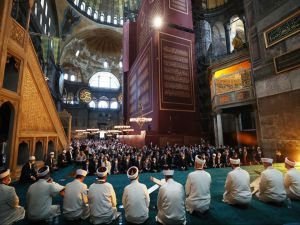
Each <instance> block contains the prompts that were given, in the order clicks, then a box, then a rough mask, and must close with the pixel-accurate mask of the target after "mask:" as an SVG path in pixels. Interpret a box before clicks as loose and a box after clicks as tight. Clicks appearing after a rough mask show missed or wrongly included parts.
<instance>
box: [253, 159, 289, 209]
mask: <svg viewBox="0 0 300 225" xmlns="http://www.w3.org/2000/svg"><path fill="white" fill-rule="evenodd" d="M261 161H262V163H263V166H264V169H265V170H264V171H263V172H262V173H261V175H260V183H259V191H258V192H257V193H256V197H257V198H258V199H259V200H261V201H263V202H270V203H282V202H283V201H285V199H286V191H285V188H284V184H283V174H282V173H281V172H280V171H279V170H277V169H274V168H273V167H272V163H273V159H271V158H261Z"/></svg>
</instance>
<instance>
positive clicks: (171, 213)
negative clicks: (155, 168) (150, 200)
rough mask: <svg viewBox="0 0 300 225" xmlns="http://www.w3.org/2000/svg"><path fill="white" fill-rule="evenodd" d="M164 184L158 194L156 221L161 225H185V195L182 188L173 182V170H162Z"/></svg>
mask: <svg viewBox="0 0 300 225" xmlns="http://www.w3.org/2000/svg"><path fill="white" fill-rule="evenodd" d="M163 174H164V176H165V180H166V183H165V184H163V185H162V186H161V187H160V189H159V192H158V197H157V209H158V213H157V216H156V221H157V222H159V223H161V224H163V225H169V224H170V225H177V224H178V225H179V224H180V225H182V224H183V225H185V224H186V215H185V204H184V203H185V193H184V188H183V186H182V185H181V184H180V183H178V182H176V181H174V179H173V175H174V170H170V169H165V170H163Z"/></svg>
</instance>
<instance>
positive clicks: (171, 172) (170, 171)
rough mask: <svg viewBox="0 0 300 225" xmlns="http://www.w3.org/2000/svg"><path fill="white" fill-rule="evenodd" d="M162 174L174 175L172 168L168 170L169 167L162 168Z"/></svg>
mask: <svg viewBox="0 0 300 225" xmlns="http://www.w3.org/2000/svg"><path fill="white" fill-rule="evenodd" d="M163 174H164V175H165V176H173V175H174V170H170V169H167V170H163Z"/></svg>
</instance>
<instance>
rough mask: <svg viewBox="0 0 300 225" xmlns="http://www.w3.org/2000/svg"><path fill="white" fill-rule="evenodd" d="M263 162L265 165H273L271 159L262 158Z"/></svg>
mask: <svg viewBox="0 0 300 225" xmlns="http://www.w3.org/2000/svg"><path fill="white" fill-rule="evenodd" d="M261 161H262V162H263V163H273V159H271V158H261Z"/></svg>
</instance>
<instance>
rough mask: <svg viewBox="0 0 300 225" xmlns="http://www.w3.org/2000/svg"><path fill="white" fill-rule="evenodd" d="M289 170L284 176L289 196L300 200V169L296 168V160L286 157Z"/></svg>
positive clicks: (286, 166)
mask: <svg viewBox="0 0 300 225" xmlns="http://www.w3.org/2000/svg"><path fill="white" fill-rule="evenodd" d="M284 162H285V168H286V169H287V172H286V174H285V176H284V187H285V190H286V193H287V196H288V198H290V199H298V200H300V171H299V170H296V168H295V166H296V162H295V161H293V160H291V159H289V158H285V160H284Z"/></svg>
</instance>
